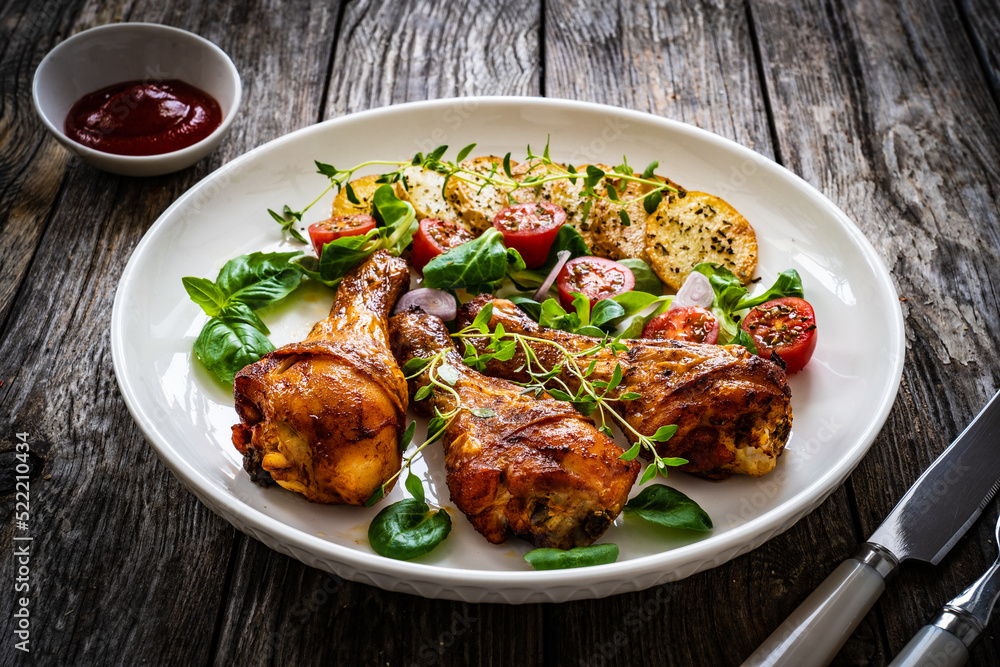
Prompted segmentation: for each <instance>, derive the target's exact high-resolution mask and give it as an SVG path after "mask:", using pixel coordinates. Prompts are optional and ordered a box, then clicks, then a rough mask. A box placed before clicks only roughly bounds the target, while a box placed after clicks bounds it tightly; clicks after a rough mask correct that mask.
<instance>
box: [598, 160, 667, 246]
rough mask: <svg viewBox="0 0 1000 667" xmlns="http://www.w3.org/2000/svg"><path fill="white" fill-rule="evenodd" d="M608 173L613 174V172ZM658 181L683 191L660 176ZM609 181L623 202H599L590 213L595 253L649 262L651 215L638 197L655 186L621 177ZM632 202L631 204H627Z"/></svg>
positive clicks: (602, 188) (600, 185)
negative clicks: (649, 218)
mask: <svg viewBox="0 0 1000 667" xmlns="http://www.w3.org/2000/svg"><path fill="white" fill-rule="evenodd" d="M606 171H607V172H608V174H609V175H610V173H611V172H610V170H606ZM635 176H640V174H635ZM656 180H658V181H661V182H665V183H667V184H668V185H670V186H672V187H673V188H675V189H676V190H681V189H682V188H681V187H680V186H679V185H677V184H676V183H674V182H673V181H671V180H670V179H666V178H662V177H659V176H657V177H656ZM610 182H611V184H612V185H614V187H615V190H616V191H617V192H618V198H619V199H620V200H621V201H618V202H615V201H607V200H604V199H599V200H597V201H596V202H595V203H594V207H593V209H592V210H591V213H590V215H591V217H592V218H593V223H592V227H593V229H594V252H595V253H597V254H598V255H603V256H605V257H610V258H611V259H627V258H635V259H641V260H642V261H644V262H647V263H648V262H649V255H648V254H647V252H646V218H647V217H648V214H647V213H646V208H645V206H644V204H643V201H642V200H641V199H639V198H640V197H642V196H643V195H645V194H647V193H649V192H650V191H651V190H653V186H652V185H647V184H645V183H637V182H635V181H626V180H625V179H621V178H618V179H614V178H612V179H611V180H610ZM602 185H603V184H599V185H598V188H597V191H598V192H600V193H602V194H604V192H603V191H604V190H606V187H602ZM663 194H664V195H667V194H669V192H668V191H665V192H664V193H663ZM631 200H636V201H631ZM629 201H631V203H629V204H625V202H629ZM623 209H624V211H625V212H626V213H627V214H628V224H626V223H625V222H624V221H623V220H622V217H621V211H622V210H623Z"/></svg>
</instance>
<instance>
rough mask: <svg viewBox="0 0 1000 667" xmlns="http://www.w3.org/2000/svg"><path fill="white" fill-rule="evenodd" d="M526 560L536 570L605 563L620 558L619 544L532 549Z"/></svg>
mask: <svg viewBox="0 0 1000 667" xmlns="http://www.w3.org/2000/svg"><path fill="white" fill-rule="evenodd" d="M524 560H526V561H528V563H529V564H530V565H531V567H533V568H535V569H536V570H564V569H567V568H571V567H589V566H591V565H605V564H607V563H614V562H615V561H616V560H618V545H617V544H591V545H590V546H587V547H576V548H574V549H568V550H566V551H563V550H562V549H547V548H546V549H532V550H531V551H529V552H528V553H526V554H524Z"/></svg>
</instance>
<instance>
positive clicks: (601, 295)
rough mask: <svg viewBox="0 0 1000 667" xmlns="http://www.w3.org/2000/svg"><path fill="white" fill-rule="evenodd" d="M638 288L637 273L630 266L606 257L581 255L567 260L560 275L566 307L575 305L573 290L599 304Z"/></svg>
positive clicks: (558, 287)
mask: <svg viewBox="0 0 1000 667" xmlns="http://www.w3.org/2000/svg"><path fill="white" fill-rule="evenodd" d="M633 287H635V276H633V275H632V270H631V269H629V268H628V267H627V266H624V265H622V264H619V263H618V262H614V261H612V260H610V259H604V258H603V257H577V258H576V259H571V260H569V261H568V262H566V266H564V267H563V268H562V271H560V272H559V276H558V277H557V278H556V288H557V289H558V291H559V301H561V302H562V305H563V308H565V309H567V310H569V309H570V308H572V307H573V292H580V293H581V294H584V295H585V296H586V297H587V298H589V299H590V303H596V302H598V301H600V300H601V299H607V298H608V297H612V296H617V295H618V294H622V293H623V292H628V291H629V290H631V289H632V288H633Z"/></svg>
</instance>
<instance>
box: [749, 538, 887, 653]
mask: <svg viewBox="0 0 1000 667" xmlns="http://www.w3.org/2000/svg"><path fill="white" fill-rule="evenodd" d="M895 569H896V561H895V559H893V558H892V557H891V556H889V555H888V554H887V553H885V551H884V550H883V549H882V548H881V547H877V546H874V545H869V544H866V545H865V547H864V548H863V549H862V551H861V553H859V554H858V556H856V557H855V558H849V559H847V560H845V561H844V562H843V563H841V564H840V566H839V567H837V569H836V570H834V571H833V574H831V575H830V576H829V577H827V578H826V580H825V581H824V582H823V583H822V584H820V586H819V588H817V589H816V590H815V591H813V593H812V595H810V596H809V597H807V598H806V599H805V601H804V602H803V603H802V604H800V605H799V606H798V608H797V609H796V610H795V611H793V612H792V614H791V615H790V616H789V617H788V618H786V619H785V622H784V623H782V624H781V625H780V626H778V629H777V630H775V631H774V632H772V633H771V635H770V636H769V637H768V638H767V639H766V640H764V643H763V644H761V645H760V647H759V648H758V649H757V650H756V651H754V653H753V655H751V656H750V657H749V658H747V659H746V661H745V662H744V663H743V667H759V666H761V667H762V666H765V665H766V666H767V667H806V666H808V665H817V666H823V665H828V664H830V662H831V661H832V660H833V658H834V657H835V656H836V655H837V653H838V652H839V651H840V649H841V647H842V646H843V645H844V643H845V642H846V641H847V638H848V637H850V636H851V633H852V632H854V629H855V628H856V627H858V624H859V623H860V622H861V619H863V618H864V617H865V614H867V613H868V611H869V610H870V609H871V608H872V607H873V606H874V605H875V601H876V600H877V599H878V597H879V596H880V595H881V594H882V591H884V590H885V580H886V577H888V576H889V575H890V574H892V573H893V572H894V571H895Z"/></svg>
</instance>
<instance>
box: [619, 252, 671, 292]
mask: <svg viewBox="0 0 1000 667" xmlns="http://www.w3.org/2000/svg"><path fill="white" fill-rule="evenodd" d="M618 263H619V264H623V265H624V266H627V267H628V268H629V270H630V271H631V272H632V275H633V276H635V287H633V288H632V289H633V290H635V291H636V292H647V293H649V294H655V295H657V296H659V295H660V294H663V283H662V282H660V279H659V278H658V277H657V276H656V274H655V273H653V269H651V268H649V264H646V262H644V261H642V260H641V259H633V258H628V259H623V260H621V261H619V262H618Z"/></svg>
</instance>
